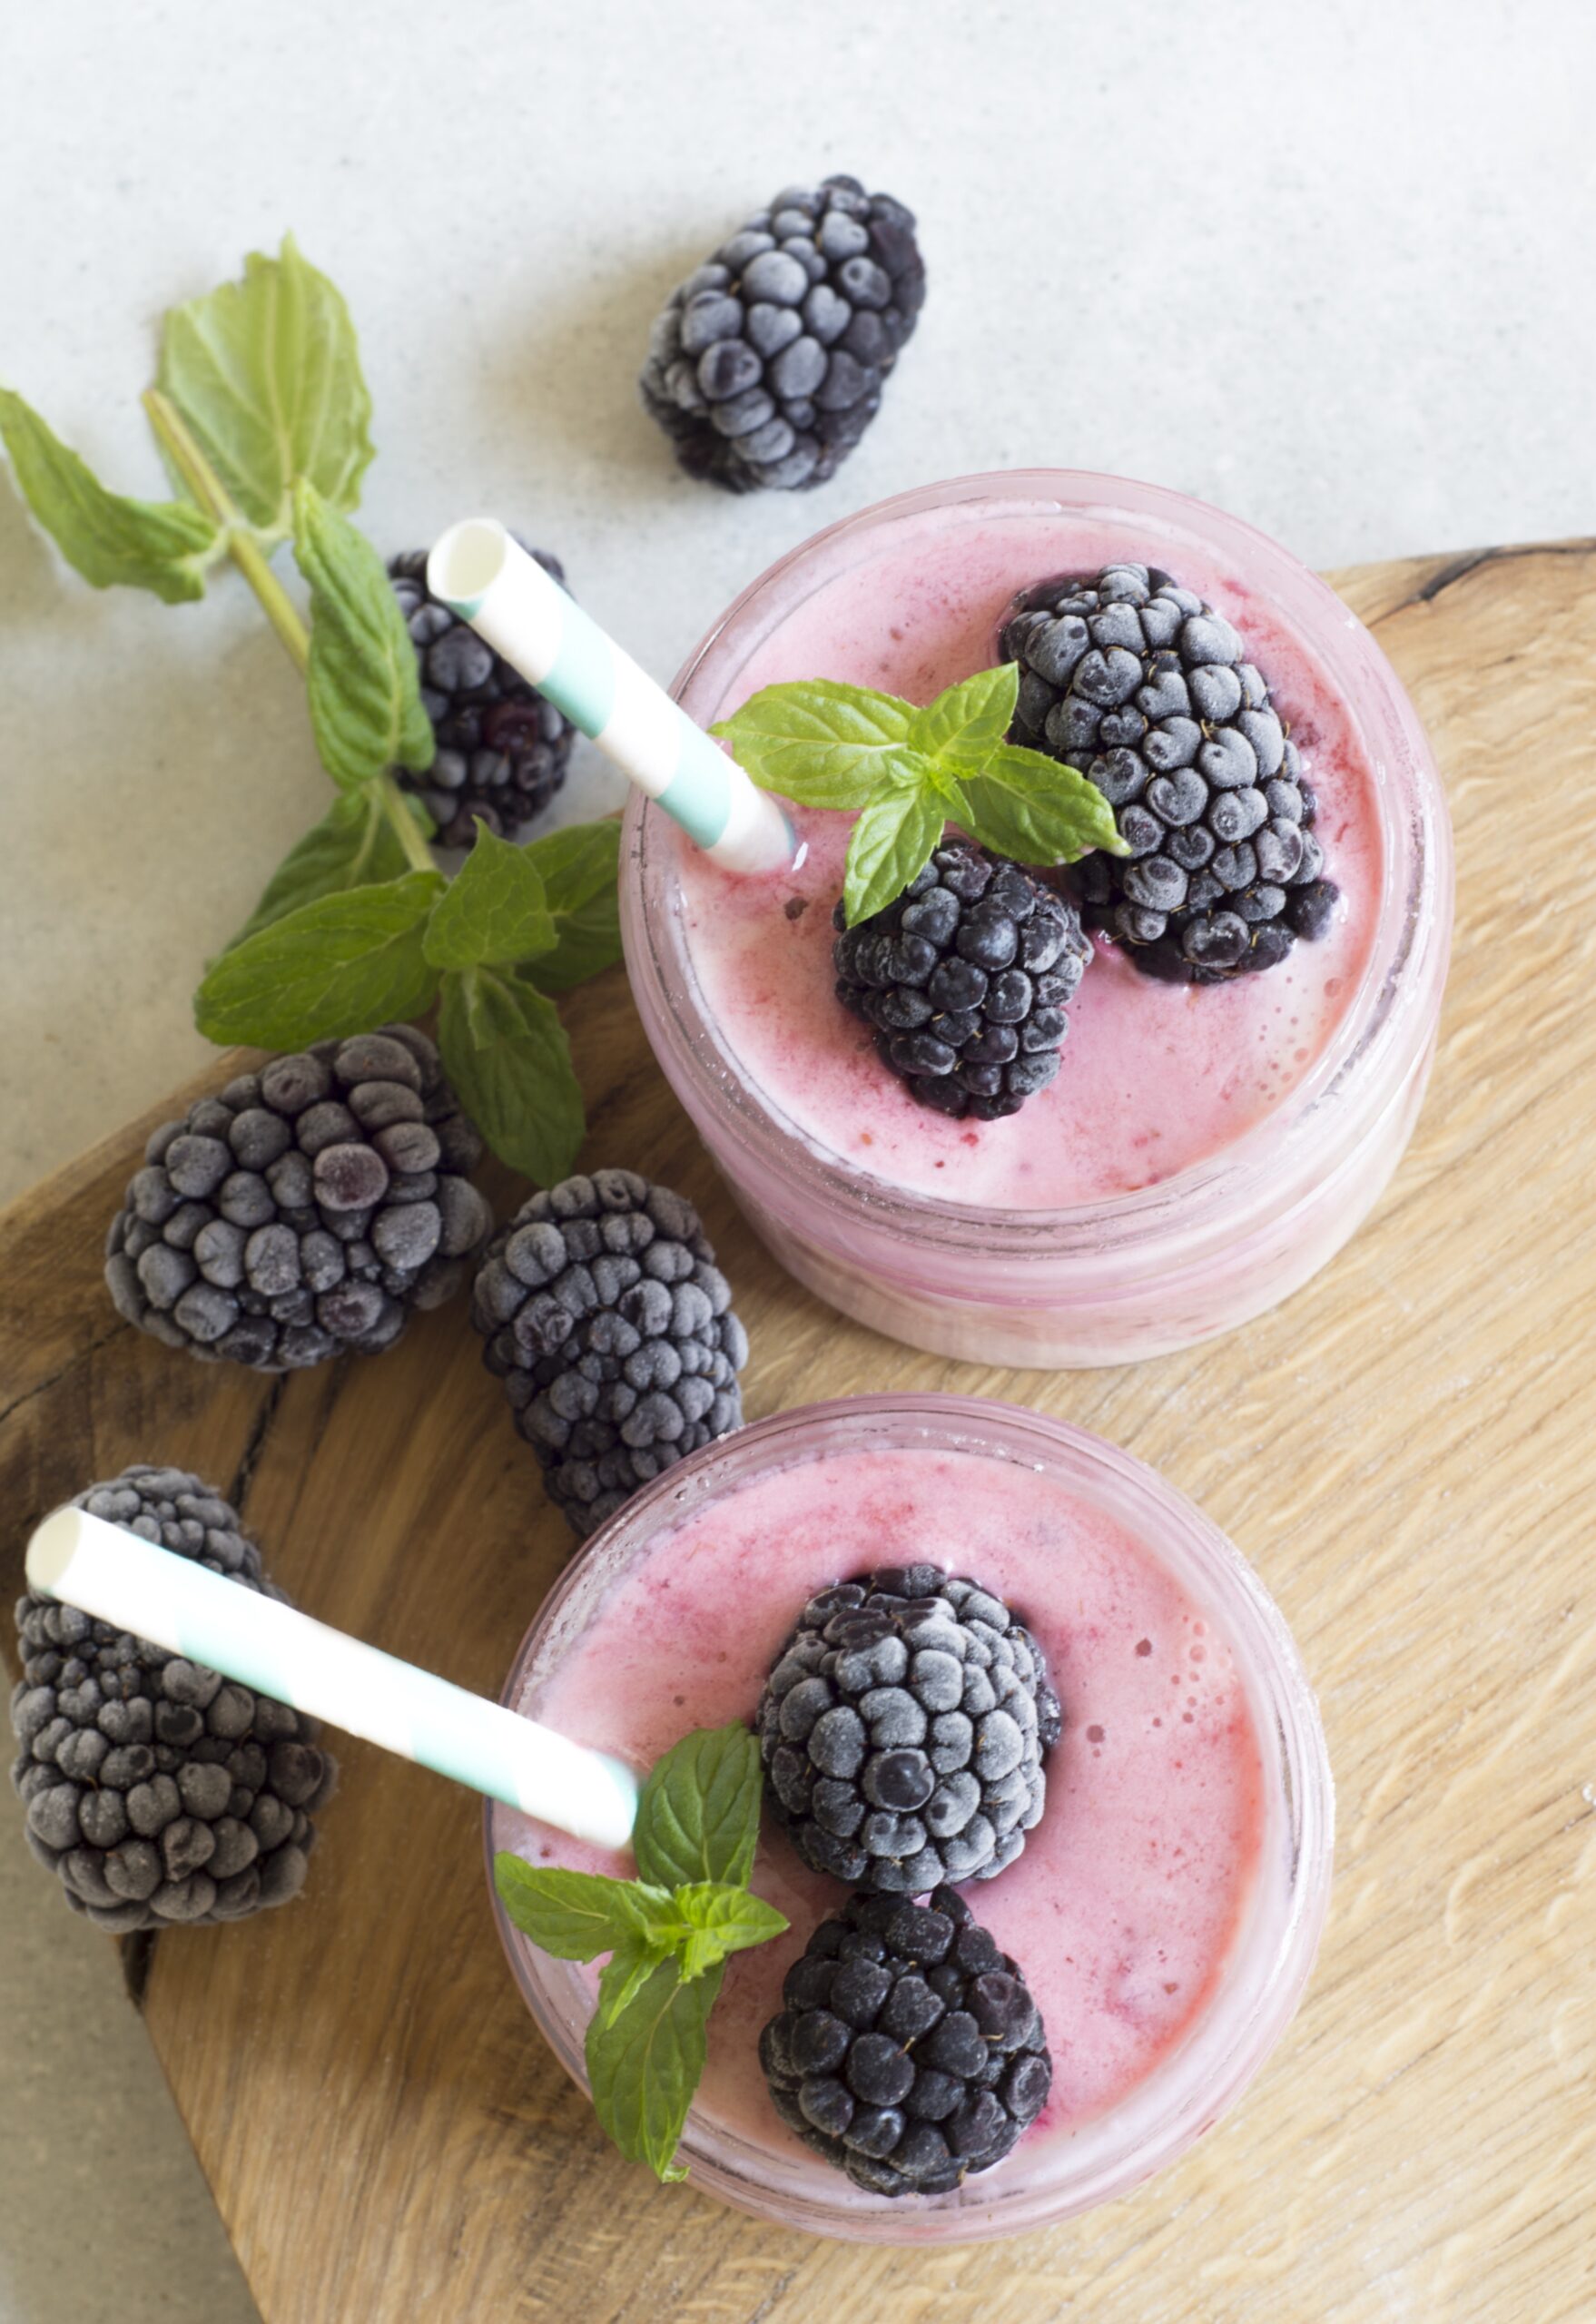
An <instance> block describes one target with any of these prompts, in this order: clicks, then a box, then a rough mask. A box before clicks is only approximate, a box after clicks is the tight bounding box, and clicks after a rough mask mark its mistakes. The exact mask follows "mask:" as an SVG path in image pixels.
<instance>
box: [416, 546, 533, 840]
mask: <svg viewBox="0 0 1596 2324" xmlns="http://www.w3.org/2000/svg"><path fill="white" fill-rule="evenodd" d="M522 547H524V548H527V553H528V554H529V555H530V556H535V557H536V558H537V562H538V564H539V565H541V566H542V567H543V569H544V571H545V572H546V573H547V574H549V575H551V576H553V578H554V579H555V580H556V581H557V582H558V583H559V584H560V586H561V587H562V588H563V587H564V586H565V580H566V574H565V567H564V566H562V565H561V563H560V561H559V559H558V557H557V556H550V555H549V554H548V552H547V550H546V549H541V548H531V547H529V545H528V544H527V543H526V542H523V543H522ZM388 571H389V578H390V580H391V581H392V583H393V588H394V595H395V596H397V597H398V599H399V607H400V610H401V611H402V613H403V615H404V617H405V626H406V627H407V628H408V629H409V633H410V638H411V641H412V643H413V644H414V645H415V648H416V658H417V661H418V662H419V665H420V672H421V702H422V706H423V707H424V709H425V710H426V713H427V715H428V717H429V719H430V720H431V722H432V731H433V734H435V735H436V736H437V738H438V753H437V756H436V757H435V758H434V759H433V762H432V764H431V765H430V766H429V768H428V769H427V771H426V773H424V774H411V773H409V772H408V771H407V770H406V769H405V768H403V767H396V768H395V770H394V772H395V773H396V775H397V776H398V778H399V782H400V783H403V784H404V786H405V788H406V789H407V790H408V791H413V792H415V793H416V794H417V796H418V797H419V799H420V800H421V802H422V803H423V804H424V806H425V807H426V809H427V812H429V815H430V816H431V817H432V820H433V822H435V823H436V824H437V825H438V843H439V845H440V846H444V847H469V846H470V844H471V842H472V841H473V840H474V839H475V838H476V836H477V826H476V821H475V818H476V817H477V816H478V815H480V816H481V818H482V820H483V822H485V823H486V824H487V825H488V830H489V831H491V832H498V835H499V837H500V838H501V839H509V838H513V837H514V836H515V835H516V833H517V832H520V831H522V830H524V829H525V828H526V826H527V824H528V823H530V822H533V821H534V820H535V819H536V818H537V816H538V815H540V814H542V812H543V811H544V809H545V808H546V807H547V805H548V803H549V801H550V800H551V799H552V798H553V797H554V795H555V793H556V792H557V790H558V789H559V787H560V785H561V783H564V781H565V779H566V764H567V763H568V762H569V759H570V755H571V743H572V739H573V737H574V736H575V734H576V728H575V727H574V726H573V725H572V724H571V722H570V720H569V719H568V718H567V717H566V714H565V713H564V711H562V710H557V708H556V707H555V705H554V704H553V703H552V702H546V701H545V700H544V697H543V696H542V694H539V693H538V692H537V688H536V687H535V686H530V685H528V684H527V681H526V679H525V678H523V677H522V676H521V675H520V674H519V673H518V672H517V671H516V670H513V669H512V668H511V667H510V665H509V664H508V663H507V661H506V660H505V659H504V657H503V655H499V654H496V653H495V652H494V650H493V648H492V646H491V645H488V641H487V639H486V638H483V637H478V635H477V632H476V631H475V630H474V629H473V628H472V627H471V625H470V624H469V623H468V622H463V621H462V620H461V619H460V617H459V615H458V614H457V613H454V612H453V611H451V609H450V608H449V607H448V606H446V605H443V604H442V603H440V601H439V600H438V598H437V597H435V596H432V594H431V592H430V591H429V588H428V586H427V552H426V550H425V549H413V550H409V551H407V553H406V554H405V555H404V556H396V557H395V558H394V559H393V561H392V562H391V564H390V565H389V568H388Z"/></svg>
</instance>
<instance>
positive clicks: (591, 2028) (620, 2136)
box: [587, 1960, 724, 2181]
mask: <svg viewBox="0 0 1596 2324" xmlns="http://www.w3.org/2000/svg"><path fill="white" fill-rule="evenodd" d="M636 1966H637V1964H636V1963H635V1961H625V1962H623V1963H622V1964H621V1965H619V1967H618V1968H617V1965H616V1962H614V1961H612V1962H611V1963H610V1965H609V1967H608V1968H607V1969H606V1971H605V1972H604V1975H603V1977H601V1978H600V1980H599V2005H598V2007H597V2008H596V2010H595V2012H594V2014H593V2016H592V2017H591V2019H590V2020H589V2021H588V2025H587V2080H588V2083H589V2086H590V2087H591V2089H592V2092H593V2103H594V2106H595V2108H596V2112H597V2114H598V2119H599V2121H600V2122H602V2124H603V2125H604V2128H605V2130H606V2132H608V2134H609V2136H610V2137H611V2138H612V2139H613V2140H614V2141H615V2142H616V2146H618V2147H619V2148H620V2150H621V2152H622V2153H623V2154H624V2155H626V2157H627V2159H628V2161H630V2162H645V2163H646V2164H647V2165H648V2167H649V2169H650V2170H651V2171H653V2172H654V2173H655V2177H656V2178H659V2179H662V2180H667V2181H669V2180H675V2179H685V2177H686V2175H687V2174H686V2172H685V2171H684V2170H682V2169H681V2167H680V2166H679V2165H678V2164H677V2163H676V2162H675V2152H676V2148H677V2146H678V2145H679V2144H680V2142H681V2137H682V2130H683V2126H684V2124H685V2122H686V2120H687V2109H688V2108H689V2106H690V2105H691V2104H692V2102H693V2093H694V2092H695V2090H696V2089H697V2087H698V2083H699V2078H700V2076H701V2075H702V2074H703V2072H704V2056H705V2053H706V2050H707V2046H708V2045H707V2033H706V2029H707V2026H708V2024H709V2013H710V2011H711V2010H712V2009H713V2008H714V2004H715V1997H716V1995H717V1994H719V1992H720V1988H721V1978H722V1975H723V1974H724V1973H723V1972H722V1971H721V1970H719V1969H711V1970H709V1971H708V1972H707V1973H706V1974H704V1975H703V1976H701V1977H695V1978H694V1979H692V1980H691V1981H688V1980H687V1979H685V1978H684V1977H683V1975H682V1972H681V1966H680V1964H679V1963H677V1962H676V1961H675V1960H668V1961H662V1962H659V1963H658V1964H657V1965H655V1966H654V1967H653V1968H651V1969H650V1970H649V1971H648V1974H647V1975H646V1976H645V1977H643V1978H642V1979H641V1980H637V1979H635V1974H634V1973H635V1968H636ZM606 1979H607V1980H610V1981H611V1984H610V1991H609V1993H608V1994H606ZM622 1985H630V1987H631V1991H630V1994H629V1997H628V1998H627V1999H626V2003H625V2006H624V2007H616V2005H615V2003H616V1991H617V1990H618V1989H619V1987H621V1986H622ZM606 2004H607V2005H608V2006H607V2014H606Z"/></svg>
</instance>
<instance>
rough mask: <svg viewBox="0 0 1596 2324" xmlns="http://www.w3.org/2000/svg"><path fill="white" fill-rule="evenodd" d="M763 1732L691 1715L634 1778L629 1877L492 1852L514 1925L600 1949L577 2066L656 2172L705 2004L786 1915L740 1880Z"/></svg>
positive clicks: (673, 2171)
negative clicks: (583, 2058)
mask: <svg viewBox="0 0 1596 2324" xmlns="http://www.w3.org/2000/svg"><path fill="white" fill-rule="evenodd" d="M759 1799H760V1768H759V1745H758V1742H757V1740H756V1739H755V1738H754V1736H753V1735H751V1734H750V1733H749V1731H748V1729H747V1728H746V1727H744V1725H743V1724H742V1723H741V1721H740V1720H734V1722H733V1723H732V1724H731V1725H730V1726H728V1727H718V1728H698V1729H697V1730H696V1731H695V1733H694V1734H692V1735H688V1736H685V1737H684V1738H683V1739H682V1741H681V1742H680V1743H678V1744H676V1745H675V1746H674V1748H672V1749H671V1750H669V1751H667V1752H666V1753H665V1757H664V1758H662V1759H660V1760H659V1761H658V1762H657V1763H656V1765H655V1768H653V1770H652V1772H651V1773H650V1775H649V1777H648V1779H647V1781H646V1782H645V1785H644V1787H643V1790H642V1794H641V1796H640V1797H639V1799H638V1803H637V1821H636V1827H635V1830H634V1832H633V1835H632V1847H633V1853H634V1855H635V1857H636V1861H637V1874H638V1876H637V1878H636V1879H635V1880H614V1879H610V1878H608V1877H607V1876H605V1875H603V1874H601V1873H592V1872H570V1871H566V1870H565V1869H564V1868H562V1867H561V1866H557V1865H537V1864H527V1862H526V1861H525V1859H524V1858H522V1857H521V1856H512V1855H510V1854H508V1853H504V1852H501V1853H500V1854H499V1855H498V1856H495V1858H494V1860H493V1877H494V1885H495V1886H496V1887H497V1889H498V1894H499V1896H500V1898H501V1899H502V1901H503V1904H504V1907H505V1910H506V1912H507V1914H508V1915H509V1916H510V1918H511V1920H512V1921H514V1923H515V1925H516V1926H517V1928H518V1929H521V1930H523V1931H524V1932H525V1934H526V1935H527V1936H529V1937H530V1938H531V1940H532V1942H533V1944H534V1945H538V1946H540V1947H541V1948H542V1950H543V1951H544V1952H545V1953H552V1954H553V1955H555V1956H556V1957H557V1959H559V1960H561V1961H596V1960H597V1959H598V1958H599V1956H600V1955H604V1954H607V1955H609V1956H610V1957H609V1959H608V1961H607V1962H606V1965H605V1967H604V1969H603V1970H602V1971H601V1973H600V1975H599V1981H598V2000H597V2004H596V2007H595V2010H594V2013H593V2015H592V2018H591V2019H590V2020H589V2022H588V2026H587V2042H586V2053H587V2079H588V2083H589V2084H590V2086H591V2088H592V2092H593V2103H594V2106H595V2108H596V2111H597V2114H598V2119H599V2121H600V2122H602V2123H603V2125H604V2128H605V2130H606V2132H607V2133H608V2135H609V2136H610V2137H611V2138H612V2139H613V2140H614V2141H615V2142H616V2146H618V2147H619V2148H620V2150H621V2152H622V2153H623V2154H624V2155H626V2157H627V2158H628V2159H629V2160H630V2161H632V2162H645V2163H647V2165H648V2167H649V2169H650V2170H651V2171H654V2172H655V2175H656V2176H657V2177H658V2178H660V2179H664V2180H675V2179H685V2177H686V2175H687V2174H686V2172H685V2171H684V2170H683V2169H682V2168H681V2167H680V2166H679V2165H678V2164H677V2163H676V2162H675V2153H676V2149H677V2147H678V2146H679V2144H680V2143H681V2137H682V2129H683V2125H684V2124H685V2122H686V2119H687V2110H688V2108H689V2107H690V2106H691V2104H692V2102H693V2093H694V2092H695V2090H696V2089H697V2087H698V2083H699V2079H700V2077H701V2075H702V2074H703V2072H704V2056H705V2053H706V2042H707V2028H708V2024H709V2014H710V2012H711V2010H712V2009H713V2008H714V2004H715V1999H716V1996H717V1995H718V1994H719V1992H720V1988H721V1979H722V1976H723V1974H724V1969H725V1965H726V1962H727V1961H728V1960H729V1959H730V1957H731V1955H733V1954H734V1953H740V1952H744V1951H746V1950H747V1949H748V1948H749V1947H751V1946H753V1945H764V1944H767V1943H768V1942H769V1940H770V1939H771V1938H772V1937H773V1936H780V1935H781V1934H782V1932H783V1929H784V1928H785V1927H786V1926H787V1923H786V1921H785V1920H784V1919H783V1916H782V1915H781V1914H780V1913H778V1912H777V1911H776V1910H775V1908H774V1906H773V1905H767V1904H766V1903H765V1902H764V1898H763V1897H761V1896H754V1895H753V1894H752V1893H751V1892H750V1890H749V1886H748V1881H749V1877H750V1875H751V1874H752V1871H753V1868H754V1846H755V1844H756V1842H757V1840H758V1837H759Z"/></svg>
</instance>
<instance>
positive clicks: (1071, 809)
mask: <svg viewBox="0 0 1596 2324" xmlns="http://www.w3.org/2000/svg"><path fill="white" fill-rule="evenodd" d="M962 787H963V792H964V799H965V812H964V813H963V815H962V816H961V819H960V820H961V822H962V824H963V826H964V829H965V830H966V831H967V832H969V833H970V838H971V839H974V840H979V841H980V844H981V845H982V846H983V847H990V849H992V851H993V852H994V853H996V854H998V855H1011V856H1013V857H1014V858H1015V860H1016V862H1020V863H1073V862H1075V861H1076V860H1077V858H1078V857H1079V856H1082V855H1084V854H1085V853H1086V852H1087V851H1088V849H1089V848H1094V847H1097V848H1101V849H1103V850H1104V851H1105V852H1106V853H1108V854H1110V855H1125V854H1128V852H1129V850H1128V848H1127V846H1126V843H1125V842H1124V841H1123V840H1122V839H1121V838H1120V836H1119V831H1118V825H1117V824H1116V822H1115V821H1114V810H1113V809H1112V807H1110V806H1109V804H1108V801H1107V800H1106V799H1105V798H1104V796H1103V794H1102V793H1101V792H1100V791H1099V790H1098V786H1097V784H1096V783H1092V782H1089V780H1088V778H1087V777H1086V776H1085V775H1084V774H1082V773H1080V772H1079V769H1077V768H1075V767H1072V766H1061V765H1060V764H1059V762H1058V760H1057V759H1050V758H1049V757H1048V756H1047V755H1046V754H1045V753H1043V752H1041V751H1030V750H1027V749H1025V748H1024V746H1023V745H1022V744H1020V743H1004V744H1003V746H1002V748H1001V749H1000V750H998V751H994V752H993V753H992V755H991V757H990V758H989V759H988V760H987V762H986V763H985V764H984V765H983V766H982V768H981V770H980V773H979V774H967V775H966V776H965V777H964V781H963V786H962Z"/></svg>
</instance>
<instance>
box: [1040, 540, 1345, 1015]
mask: <svg viewBox="0 0 1596 2324" xmlns="http://www.w3.org/2000/svg"><path fill="white" fill-rule="evenodd" d="M1001 651H1002V654H1003V655H1004V658H1005V659H1006V660H1009V661H1016V662H1018V663H1019V665H1020V702H1019V707H1018V711H1017V714H1016V717H1015V724H1014V738H1015V740H1016V741H1017V742H1020V743H1029V744H1030V746H1031V747H1032V748H1033V749H1036V750H1040V751H1047V752H1049V753H1050V754H1051V755H1052V756H1053V757H1054V758H1057V759H1061V760H1063V761H1065V762H1066V763H1068V764H1069V765H1071V766H1077V767H1079V768H1080V769H1081V770H1082V772H1083V773H1087V774H1089V776H1090V777H1091V779H1092V781H1093V782H1094V783H1096V784H1097V786H1098V789H1099V790H1100V791H1101V792H1102V793H1104V795H1105V797H1106V798H1107V799H1108V803H1109V804H1110V805H1111V806H1112V808H1113V810H1114V815H1115V821H1116V822H1118V826H1119V832H1120V835H1121V837H1122V838H1123V839H1124V840H1125V841H1126V842H1127V843H1128V846H1129V849H1130V853H1129V855H1128V856H1127V857H1116V856H1110V855H1103V854H1094V855H1089V856H1088V857H1087V858H1086V859H1085V861H1084V862H1082V863H1080V864H1079V865H1078V866H1077V867H1076V870H1075V872H1074V873H1073V874H1072V875H1071V876H1072V879H1073V881H1074V885H1075V890H1076V892H1077V893H1078V894H1079V897H1080V899H1081V903H1082V908H1083V913H1084V917H1085V920H1086V923H1087V925H1088V927H1089V928H1091V929H1093V930H1098V929H1100V930H1102V931H1104V932H1105V933H1107V934H1111V935H1112V936H1113V937H1115V938H1116V939H1118V941H1119V942H1120V943H1122V944H1123V945H1124V946H1125V948H1126V950H1127V951H1128V954H1129V956H1130V958H1131V959H1132V960H1134V961H1135V962H1136V965H1137V967H1138V968H1139V969H1142V970H1146V972H1147V973H1148V975H1149V976H1157V977H1163V978H1166V979H1170V980H1175V981H1177V982H1182V983H1197V984H1213V983H1217V982H1220V981H1222V980H1225V979H1227V978H1229V977H1233V976H1236V975H1239V974H1240V973H1242V972H1243V971H1244V970H1256V969H1270V968H1274V967H1275V966H1276V964H1277V963H1278V962H1279V961H1281V960H1285V958H1286V954H1287V953H1288V952H1289V951H1290V950H1291V948H1292V945H1293V944H1294V942H1295V941H1296V938H1297V937H1299V936H1303V937H1308V938H1313V937H1316V936H1321V935H1323V933H1324V931H1325V928H1326V927H1327V926H1328V925H1329V921H1330V917H1331V913H1332V911H1333V910H1334V908H1335V897H1336V890H1335V887H1334V886H1333V885H1332V884H1331V882H1330V881H1328V880H1327V879H1326V878H1325V859H1324V851H1323V849H1322V847H1321V846H1320V843H1319V841H1318V839H1317V838H1316V836H1315V832H1314V828H1313V824H1314V807H1315V802H1314V794H1313V792H1312V791H1311V790H1310V789H1309V787H1308V785H1307V783H1305V781H1304V779H1303V767H1302V761H1301V757H1300V755H1299V753H1298V751H1297V747H1296V743H1294V742H1293V741H1292V740H1291V737H1290V736H1289V734H1286V730H1285V728H1284V726H1283V725H1282V724H1281V721H1280V718H1279V716H1278V714H1277V713H1276V710H1275V708H1274V705H1273V704H1272V703H1271V702H1270V699H1269V689H1268V687H1267V686H1266V684H1264V681H1263V679H1262V678H1261V677H1260V676H1259V675H1258V672H1257V670H1256V667H1255V665H1253V664H1252V663H1251V662H1249V661H1248V660H1247V658H1246V646H1245V645H1244V644H1243V642H1242V640H1241V638H1240V637H1239V636H1238V635H1236V631H1235V630H1234V629H1233V628H1232V627H1231V625H1230V624H1229V623H1228V622H1227V620H1226V619H1225V618H1224V616H1223V615H1221V614H1217V613H1216V612H1215V611H1214V609H1213V607H1212V606H1208V605H1206V604H1205V603H1204V601H1203V600H1202V598H1200V597H1199V596H1197V595H1196V594H1195V592H1194V591H1192V590H1190V589H1183V588H1181V587H1180V586H1178V584H1177V583H1176V582H1175V581H1172V580H1171V579H1170V577H1169V576H1168V574H1167V573H1160V572H1159V571H1158V569H1157V567H1156V566H1145V565H1109V566H1104V567H1103V569H1102V571H1101V572H1100V573H1097V574H1093V575H1090V576H1086V577H1072V576H1067V577H1064V578H1062V579H1059V580H1053V581H1043V582H1039V584H1038V585H1037V586H1036V587H1035V588H1032V589H1028V590H1027V591H1026V592H1025V594H1024V595H1023V596H1021V597H1020V601H1019V604H1018V606H1017V608H1016V610H1015V611H1014V613H1013V614H1012V615H1010V618H1009V620H1008V622H1007V623H1006V624H1005V625H1004V628H1003V632H1002V637H1001Z"/></svg>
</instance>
